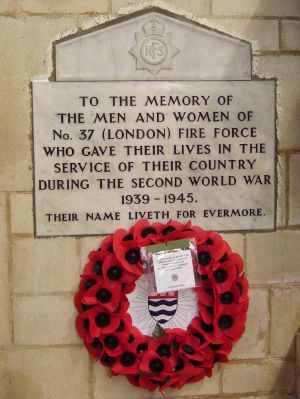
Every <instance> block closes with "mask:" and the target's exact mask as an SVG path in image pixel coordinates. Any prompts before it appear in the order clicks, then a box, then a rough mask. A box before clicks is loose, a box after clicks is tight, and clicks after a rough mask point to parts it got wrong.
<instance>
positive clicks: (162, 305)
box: [148, 291, 178, 325]
mask: <svg viewBox="0 0 300 399" xmlns="http://www.w3.org/2000/svg"><path fill="white" fill-rule="evenodd" d="M177 305H178V293H177V291H174V292H168V293H166V294H164V295H162V294H157V295H152V296H148V310H149V313H150V315H151V317H152V318H153V319H154V320H155V321H157V322H158V323H159V324H162V325H163V324H165V323H167V322H168V321H170V320H171V319H172V317H173V316H174V315H175V313H176V310H177Z"/></svg>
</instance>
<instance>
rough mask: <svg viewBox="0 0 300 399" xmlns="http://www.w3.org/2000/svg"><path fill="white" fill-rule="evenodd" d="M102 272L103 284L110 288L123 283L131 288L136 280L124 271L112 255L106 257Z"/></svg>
mask: <svg viewBox="0 0 300 399" xmlns="http://www.w3.org/2000/svg"><path fill="white" fill-rule="evenodd" d="M102 272H103V280H104V282H105V283H107V284H109V285H110V286H111V287H113V286H117V285H118V284H119V283H120V282H121V283H124V284H125V286H126V285H129V286H130V287H132V285H133V284H134V282H135V280H136V276H135V275H133V274H132V273H129V272H128V271H127V270H126V269H124V267H123V266H122V265H121V264H120V263H119V262H118V260H117V258H116V257H115V256H114V255H108V256H107V257H106V258H105V260H104V262H103V266H102Z"/></svg>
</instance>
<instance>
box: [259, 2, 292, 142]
mask: <svg viewBox="0 0 300 399" xmlns="http://www.w3.org/2000/svg"><path fill="white" fill-rule="evenodd" d="M283 4H285V2H284V3H283ZM298 4H299V7H300V2H298ZM299 70H300V57H297V56H294V55H269V56H255V57H254V62H253V72H254V74H257V75H258V76H259V77H264V78H271V77H273V78H274V77H275V78H277V79H278V90H277V94H278V98H277V102H278V103H277V104H278V105H277V112H278V140H279V148H280V149H288V148H300V113H299V106H298V103H299V97H300V74H299Z"/></svg>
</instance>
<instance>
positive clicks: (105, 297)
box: [96, 288, 112, 303]
mask: <svg viewBox="0 0 300 399" xmlns="http://www.w3.org/2000/svg"><path fill="white" fill-rule="evenodd" d="M96 298H97V301H99V302H101V303H107V302H109V301H110V300H111V298H112V294H111V292H110V291H108V290H107V289H106V288H101V289H100V290H99V291H98V292H97V294H96Z"/></svg>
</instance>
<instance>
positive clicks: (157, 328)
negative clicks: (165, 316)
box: [152, 323, 166, 339]
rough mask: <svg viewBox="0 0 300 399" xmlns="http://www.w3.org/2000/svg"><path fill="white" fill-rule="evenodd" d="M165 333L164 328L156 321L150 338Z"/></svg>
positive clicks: (158, 336)
mask: <svg viewBox="0 0 300 399" xmlns="http://www.w3.org/2000/svg"><path fill="white" fill-rule="evenodd" d="M164 335H166V332H165V330H164V329H163V328H162V326H161V325H160V324H159V323H156V325H155V328H154V330H153V333H152V338H155V339H159V338H161V337H163V336H164Z"/></svg>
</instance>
